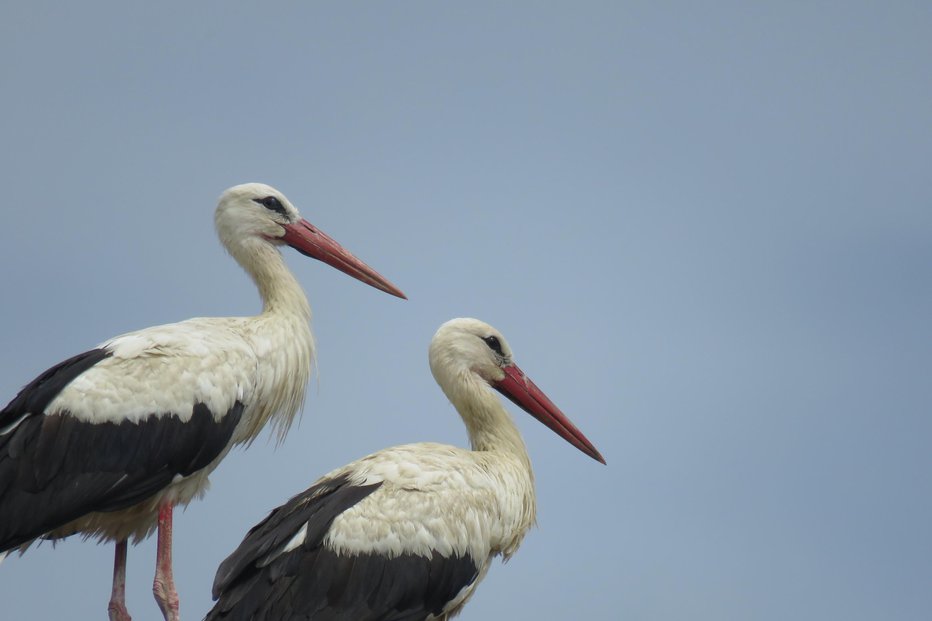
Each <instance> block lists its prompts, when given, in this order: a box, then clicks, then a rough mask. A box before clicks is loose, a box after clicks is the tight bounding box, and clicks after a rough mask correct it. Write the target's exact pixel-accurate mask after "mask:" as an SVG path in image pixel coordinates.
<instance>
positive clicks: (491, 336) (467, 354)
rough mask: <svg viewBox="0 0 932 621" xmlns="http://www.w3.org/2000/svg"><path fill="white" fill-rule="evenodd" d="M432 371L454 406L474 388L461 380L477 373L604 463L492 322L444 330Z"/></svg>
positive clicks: (455, 323) (460, 323)
mask: <svg viewBox="0 0 932 621" xmlns="http://www.w3.org/2000/svg"><path fill="white" fill-rule="evenodd" d="M430 370H431V372H432V373H433V374H434V379H436V380H437V383H438V384H440V387H441V388H442V389H443V391H444V392H445V393H446V394H447V396H448V397H450V399H451V401H453V402H454V403H456V402H457V401H458V400H459V396H458V395H457V390H467V391H468V390H469V388H468V387H469V386H470V382H463V381H458V380H457V378H458V377H462V376H464V375H466V374H473V375H474V376H476V377H478V378H479V380H480V381H481V382H483V383H485V384H488V386H490V387H491V388H494V389H495V390H497V391H498V392H500V393H501V394H503V395H505V396H506V397H508V399H510V400H511V401H512V403H514V404H515V405H517V406H518V407H520V408H521V409H522V410H524V411H525V412H527V413H528V414H530V415H531V416H533V417H534V418H536V419H537V420H539V421H540V422H542V423H543V424H545V425H547V426H548V427H550V429H552V430H553V431H554V432H555V433H556V434H557V435H558V436H560V437H561V438H563V439H564V440H566V441H567V442H569V443H570V444H572V445H573V446H575V447H576V448H578V449H579V450H580V451H582V452H583V453H585V454H586V455H588V456H589V457H591V458H593V459H595V460H596V461H600V462H602V463H603V464H604V463H605V459H604V458H603V457H602V455H601V453H599V451H598V450H597V449H596V448H595V447H594V446H593V445H592V443H591V442H589V440H588V439H587V438H586V436H584V435H583V433H582V432H581V431H580V430H579V429H577V428H576V426H575V425H574V424H573V423H572V422H571V421H570V420H569V419H568V418H567V417H566V415H565V414H563V412H561V411H560V408H558V407H557V406H556V405H554V403H553V402H552V401H551V400H550V399H549V398H548V397H547V395H545V394H544V392H543V391H542V390H541V389H540V388H538V387H537V385H536V384H535V383H534V382H532V381H531V378H529V377H528V376H527V375H525V374H524V371H522V370H521V369H520V368H518V365H516V364H515V363H514V360H513V359H512V353H511V347H509V345H508V342H507V341H506V340H505V337H504V336H503V335H502V333H501V332H499V331H498V330H496V329H495V328H493V327H492V326H490V325H489V324H487V323H485V322H483V321H479V320H478V319H469V318H460V319H451V320H450V321H448V322H446V323H445V324H443V325H442V326H440V329H439V330H437V333H436V334H435V335H434V338H433V340H432V341H431V343H430Z"/></svg>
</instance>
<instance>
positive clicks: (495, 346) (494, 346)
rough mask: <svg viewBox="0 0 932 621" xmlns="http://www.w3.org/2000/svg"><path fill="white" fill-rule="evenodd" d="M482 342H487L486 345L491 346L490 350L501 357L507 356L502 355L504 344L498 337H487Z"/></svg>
mask: <svg viewBox="0 0 932 621" xmlns="http://www.w3.org/2000/svg"><path fill="white" fill-rule="evenodd" d="M482 340H483V341H485V344H486V345H488V346H489V349H491V350H492V351H494V352H495V353H496V354H498V355H499V356H504V355H505V354H504V353H502V343H501V341H499V340H498V337H497V336H487V337H485V338H483V339H482Z"/></svg>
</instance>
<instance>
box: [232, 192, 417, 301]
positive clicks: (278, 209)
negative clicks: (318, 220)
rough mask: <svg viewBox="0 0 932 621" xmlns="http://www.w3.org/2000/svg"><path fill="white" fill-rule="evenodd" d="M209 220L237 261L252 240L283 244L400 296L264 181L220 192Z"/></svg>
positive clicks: (393, 286)
mask: <svg viewBox="0 0 932 621" xmlns="http://www.w3.org/2000/svg"><path fill="white" fill-rule="evenodd" d="M214 221H215V222H216V225H217V232H218V234H219V235H220V241H221V242H222V243H223V245H224V246H225V247H226V248H227V249H228V250H230V252H231V253H233V255H234V256H236V257H237V258H240V257H239V256H237V252H236V250H237V249H238V248H242V247H248V246H249V245H250V244H254V243H256V242H260V243H269V244H272V245H275V246H281V245H287V246H291V247H292V248H294V249H295V250H297V251H298V252H300V253H301V254H303V255H306V256H309V257H311V258H313V259H318V260H320V261H323V262H324V263H326V264H327V265H330V266H331V267H335V268H336V269H338V270H340V271H341V272H343V273H345V274H348V275H350V276H352V277H353V278H356V279H357V280H361V281H362V282H364V283H366V284H367V285H371V286H373V287H375V288H376V289H380V290H381V291H384V292H386V293H390V294H392V295H394V296H397V297H399V298H405V294H404V293H402V292H401V290H400V289H398V288H397V287H396V286H395V285H393V284H392V283H390V282H389V281H388V280H387V279H386V278H385V277H384V276H382V275H381V274H379V273H378V272H376V271H375V270H374V269H372V268H371V267H369V266H368V265H366V264H365V263H363V262H362V261H360V260H359V259H357V258H356V257H355V256H353V255H352V254H351V253H350V252H349V251H348V250H346V249H345V248H343V246H341V245H340V244H339V243H338V242H337V241H336V240H334V239H333V238H332V237H330V236H329V235H327V234H326V233H324V232H323V231H321V230H320V229H319V228H317V227H315V226H314V225H313V224H311V223H310V222H308V221H307V220H305V219H303V218H302V217H301V214H300V213H298V210H297V209H296V208H295V206H294V205H292V204H291V201H289V200H288V199H287V198H286V197H285V195H284V194H282V193H281V192H279V191H278V190H276V189H275V188H273V187H271V186H268V185H265V184H264V183H244V184H242V185H237V186H233V187H232V188H230V189H228V190H227V191H225V192H224V193H223V194H222V195H221V196H220V202H219V204H218V205H217V211H216V213H215V214H214ZM405 299H407V298H405Z"/></svg>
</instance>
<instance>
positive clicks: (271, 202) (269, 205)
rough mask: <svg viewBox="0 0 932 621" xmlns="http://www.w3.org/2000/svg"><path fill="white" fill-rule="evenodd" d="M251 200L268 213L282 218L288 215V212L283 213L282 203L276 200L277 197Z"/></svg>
mask: <svg viewBox="0 0 932 621" xmlns="http://www.w3.org/2000/svg"><path fill="white" fill-rule="evenodd" d="M252 200H254V201H255V202H257V203H259V204H260V205H262V206H263V207H265V208H266V209H268V210H269V211H274V212H276V213H280V214H282V215H283V216H287V215H288V212H287V211H285V206H284V205H282V202H281V201H280V200H278V197H277V196H266V197H265V198H254V199H252Z"/></svg>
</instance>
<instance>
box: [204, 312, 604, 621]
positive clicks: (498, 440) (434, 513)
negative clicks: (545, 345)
mask: <svg viewBox="0 0 932 621" xmlns="http://www.w3.org/2000/svg"><path fill="white" fill-rule="evenodd" d="M430 368H431V371H432V372H433V374H434V378H435V379H436V380H437V383H438V384H439V385H440V387H441V388H442V389H443V392H444V393H445V394H446V396H447V398H448V399H449V400H450V401H451V402H452V404H453V406H454V407H455V408H456V410H457V411H458V412H459V414H460V416H461V417H462V419H463V422H464V423H465V424H466V428H467V430H468V433H469V440H470V444H471V445H472V450H466V449H462V448H459V447H455V446H447V445H443V444H432V443H430V444H428V443H424V444H408V445H404V446H397V447H394V448H389V449H385V450H382V451H379V452H377V453H373V454H372V455H369V456H368V457H364V458H362V459H360V460H358V461H355V462H353V463H351V464H349V465H346V466H344V467H342V468H338V469H337V470H334V471H332V472H330V473H329V474H327V475H325V476H324V477H323V478H321V479H318V480H317V482H315V483H314V484H313V485H312V486H311V487H310V488H308V489H307V490H305V491H304V492H302V493H301V494H298V495H297V496H295V497H294V498H292V499H291V500H289V501H288V502H287V503H285V504H284V505H282V506H281V507H278V508H277V509H275V510H274V511H272V513H270V514H269V516H268V517H267V518H266V519H265V520H264V521H262V522H260V523H259V524H257V525H256V526H255V527H254V528H253V529H252V530H250V531H249V533H248V534H247V535H246V537H245V539H244V540H243V542H242V543H241V544H240V546H239V548H238V549H237V550H236V551H235V552H233V554H231V555H230V556H229V557H228V558H227V559H226V560H225V561H223V563H222V564H221V565H220V568H219V570H218V571H217V575H216V578H215V580H214V587H213V595H214V599H216V600H217V602H216V604H215V605H214V607H213V609H212V610H211V611H210V612H209V613H208V614H207V620H208V621H219V620H221V619H222V620H229V621H232V620H235V621H245V620H253V621H260V620H262V621H273V620H274V621H283V620H286V619H289V620H296V619H303V620H313V619H317V620H323V619H327V620H328V621H337V620H343V621H376V620H380V621H386V620H396V621H397V620H405V621H415V620H421V619H448V618H450V617H452V616H453V615H455V614H456V613H458V612H459V611H460V610H461V609H462V607H463V605H464V604H465V603H466V602H467V600H468V599H469V597H470V596H471V595H472V593H473V591H474V590H475V588H476V585H477V584H479V582H480V581H481V580H482V578H483V577H484V576H485V574H486V572H487V571H488V569H489V566H490V564H491V562H492V560H493V559H494V557H496V556H502V557H504V558H505V559H507V558H508V557H510V556H511V555H512V554H514V553H515V551H516V550H517V549H518V546H519V545H520V544H521V541H522V539H523V538H524V535H525V533H527V531H528V529H529V528H530V527H531V526H532V525H533V524H534V520H535V513H536V502H535V493H534V476H533V473H532V472H531V462H530V459H529V458H528V454H527V450H526V449H525V446H524V441H523V440H522V438H521V435H520V433H519V432H518V429H517V427H515V424H514V422H513V421H512V419H511V417H510V416H509V414H508V412H507V411H506V410H505V408H504V407H503V405H502V403H501V401H500V400H499V398H498V397H497V396H496V395H495V394H494V393H493V392H492V389H493V388H494V389H495V390H498V391H499V392H500V393H502V394H503V395H505V396H506V397H508V398H509V399H511V400H512V401H513V402H514V403H515V404H516V405H518V406H519V407H520V408H521V409H523V410H525V411H526V412H528V413H529V414H531V415H532V416H534V417H535V418H537V419H538V420H539V421H541V422H542V423H544V424H545V425H547V426H548V427H550V428H551V429H552V430H553V431H555V432H556V433H557V434H558V435H559V436H560V437H562V438H564V439H565V440H567V441H568V442H569V443H570V444H572V445H573V446H575V447H576V448H578V449H579V450H580V451H582V452H583V453H585V454H586V455H588V456H589V457H592V458H593V459H595V460H598V461H600V462H602V463H603V464H604V463H605V460H604V459H603V458H602V455H600V454H599V452H598V451H597V450H596V448H595V447H594V446H593V445H592V444H591V443H590V442H589V440H587V439H586V437H585V436H584V435H583V434H582V433H581V432H580V431H579V430H578V429H577V428H576V427H575V426H574V425H573V423H571V422H570V421H569V420H568V419H567V418H566V416H565V415H564V414H563V413H562V412H561V411H560V410H559V409H558V408H557V407H556V406H555V405H554V404H553V402H551V401H550V399H548V398H547V396H546V395H544V393H543V392H542V391H541V390H540V389H539V388H538V387H537V386H536V385H535V384H534V383H533V382H532V381H531V380H530V379H529V378H528V377H527V376H526V375H525V374H524V373H523V372H522V371H521V369H519V368H518V367H517V366H516V365H515V363H514V362H513V360H512V354H511V349H510V348H509V347H508V344H507V343H506V342H505V338H504V337H503V336H502V335H501V333H500V332H498V331H497V330H496V329H495V328H493V327H491V326H489V325H488V324H486V323H483V322H481V321H479V320H477V319H454V320H452V321H449V322H447V323H445V324H443V325H442V326H441V327H440V329H439V330H438V331H437V333H436V335H435V336H434V338H433V340H432V341H431V345H430Z"/></svg>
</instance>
